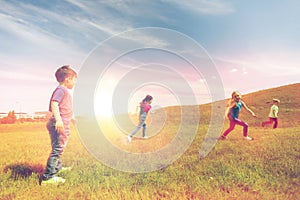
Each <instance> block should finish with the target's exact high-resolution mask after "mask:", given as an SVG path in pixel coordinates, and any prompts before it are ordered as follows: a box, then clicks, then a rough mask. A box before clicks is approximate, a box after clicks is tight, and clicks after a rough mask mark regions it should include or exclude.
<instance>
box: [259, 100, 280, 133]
mask: <svg viewBox="0 0 300 200" xmlns="http://www.w3.org/2000/svg"><path fill="white" fill-rule="evenodd" d="M279 103H280V100H279V99H273V105H272V106H271V108H270V113H269V121H265V122H263V123H262V124H261V126H262V127H264V126H265V125H267V124H273V123H274V124H273V128H277V126H278V111H279V108H278V104H279Z"/></svg>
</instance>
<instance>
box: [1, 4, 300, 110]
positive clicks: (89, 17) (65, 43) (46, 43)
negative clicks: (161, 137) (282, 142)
mask: <svg viewBox="0 0 300 200" xmlns="http://www.w3.org/2000/svg"><path fill="white" fill-rule="evenodd" d="M0 3H1V7H0V38H1V44H0V81H1V84H0V112H8V111H9V110H15V111H16V112H28V113H31V112H34V111H45V110H47V109H48V105H49V98H50V96H51V94H52V91H53V90H54V89H55V87H56V86H57V82H56V80H55V77H54V73H55V71H56V69H57V68H58V67H60V66H62V65H65V64H68V65H70V66H71V67H73V68H74V69H75V70H76V71H78V74H79V76H78V79H79V81H78V82H77V84H82V83H83V82H84V81H83V80H84V79H88V77H87V76H86V75H83V77H84V78H80V76H81V74H84V71H85V70H88V68H89V63H90V62H89V61H90V60H91V58H93V55H95V56H96V55H97V54H95V51H97V50H98V49H100V50H101V51H99V52H102V54H100V55H99V54H98V55H97V56H99V57H97V56H96V57H97V58H99V59H105V58H109V57H110V56H111V55H116V56H117V57H112V62H111V63H110V65H109V66H105V67H106V68H103V69H102V67H104V66H100V68H101V70H99V68H97V67H96V68H92V70H90V71H91V72H90V73H93V72H94V70H95V74H94V75H95V76H96V78H97V77H98V78H97V82H96V83H95V84H96V86H95V102H100V103H99V104H101V105H102V106H103V105H104V107H107V106H105V105H107V104H112V96H113V95H114V94H115V93H116V94H119V93H120V92H119V91H120V90H121V91H123V87H125V86H128V88H126V87H125V88H126V92H127V93H128V94H126V95H127V96H125V99H120V100H118V101H123V102H126V104H127V103H128V104H130V105H134V106H131V108H130V109H131V110H132V109H133V107H135V105H136V104H137V103H138V102H139V101H140V100H141V98H142V97H143V96H145V94H146V93H151V92H152V94H153V96H154V97H156V98H154V102H153V103H154V105H156V106H158V107H163V106H168V105H175V104H182V101H185V100H184V99H189V98H190V97H195V98H196V102H197V103H206V102H209V101H210V100H212V98H210V95H212V94H211V91H210V89H211V88H210V87H211V86H210V85H211V83H209V80H208V79H207V78H212V79H213V78H214V79H220V80H221V81H222V87H223V88H222V89H223V91H224V97H225V98H228V97H229V96H230V94H231V92H232V91H234V90H238V91H240V92H241V93H242V94H247V93H250V92H254V91H259V90H262V89H267V88H273V87H277V86H281V85H287V84H291V83H297V82H300V78H299V77H300V66H299V65H300V56H299V55H300V46H299V44H300V24H299V23H298V19H299V18H300V12H299V8H300V2H299V1H297V0H286V1H280V0H265V1H258V0H253V1H244V0H209V1H208V0H189V1H179V0H153V1H146V0H123V1H121V0H97V1H84V0H53V1H46V0H45V1H37V0H24V1H21V0H20V1H17V0H12V1H6V0H0ZM147 27H155V28H162V31H161V33H162V34H161V35H160V34H159V32H158V33H157V32H156V31H154V32H153V34H151V31H148V29H144V28H147ZM150 29H151V28H150ZM136 30H137V31H136ZM155 30H157V29H155ZM165 31H167V32H169V33H171V36H170V38H167V37H166V36H165V35H164V33H165ZM132 33H133V34H132ZM163 35H164V36H163ZM178 35H181V36H180V37H179V39H178V38H177V36H178ZM124 38H126V39H127V40H126V42H128V41H130V44H128V43H126V42H125V43H123V39H124ZM119 39H120V40H121V42H119ZM190 41H193V42H194V43H196V44H198V45H199V46H200V47H201V48H202V50H203V52H202V53H203V55H205V56H206V58H207V57H209V58H210V59H211V62H212V63H213V64H214V67H215V68H216V72H215V73H216V74H215V76H214V75H210V77H206V76H205V73H206V72H204V74H203V73H198V74H197V72H194V71H193V70H194V69H193V66H192V65H191V64H190V63H189V62H186V60H185V59H184V58H186V57H188V58H191V59H193V58H194V57H196V55H195V54H194V53H193V51H190V52H188V51H189V50H191V47H192V46H193V45H192V44H189V45H186V44H187V43H189V42H190ZM110 42H111V43H110ZM113 42H115V43H113ZM118 42H119V43H118ZM108 44H109V45H112V44H114V45H112V46H108ZM137 44H139V45H137ZM122 45H123V46H122ZM147 45H148V46H150V47H151V45H153V46H154V47H156V48H157V49H150V50H149V49H148V50H147V49H146V50H145V49H144V50H143V49H142V50H139V51H133V50H134V48H136V47H148V46H147ZM174 46H175V49H176V48H177V49H178V51H177V50H175V54H173V53H174V52H171V51H168V50H170V49H172V48H173V47H174ZM183 46H184V47H183ZM126 47H127V48H129V47H130V48H129V51H128V52H125V54H124V55H123V54H122V53H124V52H122V51H121V49H123V48H125V49H126ZM159 48H161V49H163V50H166V51H159V50H158V49H159ZM181 48H182V49H181ZM192 48H193V47H192ZM172 50H174V49H172ZM183 50H184V51H185V53H184V52H183ZM176 51H177V52H176ZM116 52H118V53H119V55H118V54H116ZM176 53H177V54H176ZM178 54H181V55H183V56H182V57H180V55H178ZM199 57H200V56H199ZM199 57H198V60H199V59H200V58H199ZM206 58H204V59H206ZM201 59H202V58H201ZM202 61H203V59H202ZM101 62H104V61H102V60H101V61H99V63H101ZM200 65H201V64H200ZM98 67H99V66H98ZM206 67H207V66H206ZM149 70H150V71H149ZM200 71H201V70H200ZM204 71H205V69H204ZM102 72H103V73H102ZM134 74H136V76H134ZM149 74H150V75H151V77H155V78H154V79H153V80H152V79H149V80H147V82H145V83H143V81H142V80H143V78H144V77H148V75H149ZM91 75H93V74H91ZM141 77H142V80H140V79H141ZM146 79H147V78H146ZM161 80H166V81H165V82H164V81H161ZM183 82H186V83H188V85H189V86H190V87H188V86H183V85H184V83H183ZM120 83H122V84H120ZM134 83H138V84H134ZM174 83H177V85H176V84H175V85H174ZM129 85H130V87H129ZM181 87H182V88H181ZM76 88H77V86H76V87H75V91H74V92H76ZM78 88H80V85H79V86H78ZM187 88H191V90H190V91H188V92H187V90H186V89H187ZM116 91H117V92H116ZM106 96H109V98H104V97H106ZM221 96H222V95H221ZM126 104H125V105H126ZM97 105H98V104H96V106H95V107H96V109H98V110H99V112H101V110H102V111H103V113H104V114H105V113H107V112H108V111H104V107H99V106H97ZM108 107H109V106H108ZM128 109H129V108H128ZM130 109H129V110H130Z"/></svg>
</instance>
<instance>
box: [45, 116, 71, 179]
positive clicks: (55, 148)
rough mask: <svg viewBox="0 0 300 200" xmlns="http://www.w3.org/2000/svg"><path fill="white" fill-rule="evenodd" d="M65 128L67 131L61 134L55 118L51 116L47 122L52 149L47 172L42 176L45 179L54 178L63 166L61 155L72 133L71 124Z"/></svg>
mask: <svg viewBox="0 0 300 200" xmlns="http://www.w3.org/2000/svg"><path fill="white" fill-rule="evenodd" d="M64 128H65V131H64V133H62V134H61V133H58V132H57V131H56V130H55V119H53V118H51V119H50V120H49V121H48V123H47V129H48V131H49V135H50V139H51V147H52V150H51V153H50V155H49V158H48V161H47V165H46V170H45V173H44V174H43V176H42V179H43V180H48V179H49V178H52V177H53V176H54V175H55V174H56V173H57V172H58V171H59V170H60V169H61V168H62V161H61V159H60V157H61V155H62V154H63V152H64V149H65V147H66V145H67V142H68V138H69V134H70V127H69V125H65V126H64Z"/></svg>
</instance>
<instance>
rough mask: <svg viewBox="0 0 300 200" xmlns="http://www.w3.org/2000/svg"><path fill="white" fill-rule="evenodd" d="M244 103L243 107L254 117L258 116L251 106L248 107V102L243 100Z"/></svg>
mask: <svg viewBox="0 0 300 200" xmlns="http://www.w3.org/2000/svg"><path fill="white" fill-rule="evenodd" d="M242 103H243V107H244V108H245V109H246V110H247V111H248V112H249V113H250V114H251V115H252V116H253V117H256V115H255V113H254V112H253V111H252V110H251V109H250V108H248V106H247V105H246V103H245V102H243V101H242Z"/></svg>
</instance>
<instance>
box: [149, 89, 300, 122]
mask: <svg viewBox="0 0 300 200" xmlns="http://www.w3.org/2000/svg"><path fill="white" fill-rule="evenodd" d="M299 91H300V83H296V84H290V85H285V86H280V87H276V88H270V89H266V90H261V91H257V92H253V93H249V94H242V98H243V101H245V102H246V103H247V105H248V106H249V107H250V108H251V109H252V110H253V111H254V112H255V114H256V115H257V118H253V117H252V116H251V115H250V114H248V113H247V112H246V111H245V110H242V111H241V114H240V118H241V119H243V120H245V121H247V122H248V123H249V124H250V125H251V126H260V125H261V122H262V121H265V120H268V114H269V111H270V107H271V106H272V99H273V98H277V99H280V101H281V103H280V104H279V124H280V125H279V127H287V126H294V125H299V124H300V92H299ZM227 102H228V99H225V100H221V101H217V102H214V104H215V105H217V107H218V109H220V111H221V112H220V114H222V113H224V108H225V107H226V105H227ZM211 105H212V104H211V103H208V104H203V105H199V110H200V116H201V119H200V122H201V123H204V124H206V123H210V117H211V112H210V111H211ZM165 110H166V113H168V116H169V117H171V118H178V115H180V108H179V107H177V106H172V107H167V108H165ZM224 114H225V113H224ZM154 118H155V116H154Z"/></svg>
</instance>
